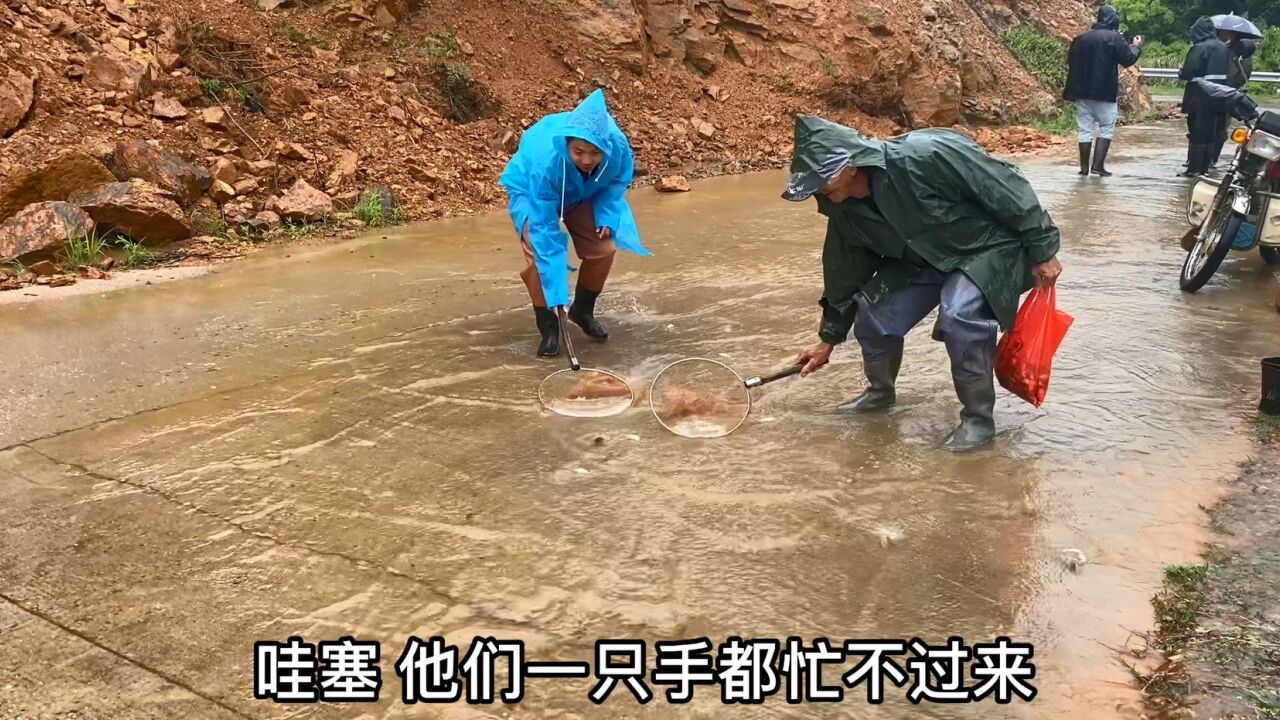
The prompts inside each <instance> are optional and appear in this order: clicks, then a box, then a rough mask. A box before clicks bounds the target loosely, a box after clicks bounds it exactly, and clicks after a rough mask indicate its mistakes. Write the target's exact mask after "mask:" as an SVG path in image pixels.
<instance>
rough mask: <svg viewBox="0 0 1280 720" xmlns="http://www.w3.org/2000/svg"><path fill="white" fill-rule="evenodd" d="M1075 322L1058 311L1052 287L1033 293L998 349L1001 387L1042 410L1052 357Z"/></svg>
mask: <svg viewBox="0 0 1280 720" xmlns="http://www.w3.org/2000/svg"><path fill="white" fill-rule="evenodd" d="M1073 322H1075V318H1073V317H1071V316H1070V315H1068V314H1066V313H1064V312H1062V311H1061V310H1059V309H1058V308H1057V306H1056V303H1055V297H1054V291H1053V288H1052V287H1050V288H1049V289H1047V290H1039V289H1036V290H1032V291H1031V293H1030V294H1029V295H1027V299H1026V300H1025V301H1023V303H1022V307H1020V308H1018V317H1017V318H1016V319H1015V320H1014V321H1013V329H1012V330H1010V331H1009V332H1007V333H1005V335H1004V337H1002V338H1000V345H999V346H998V347H997V348H996V379H997V380H999V381H1000V387H1003V388H1004V389H1005V390H1008V391H1009V392H1011V393H1013V394H1014V395H1017V396H1018V397H1020V398H1022V399H1023V400H1026V401H1027V402H1029V403H1031V404H1032V405H1035V406H1036V407H1040V404H1041V403H1043V402H1044V394H1045V393H1046V392H1047V391H1048V390H1049V370H1050V368H1051V366H1052V365H1053V354H1054V353H1055V352H1057V351H1058V346H1059V345H1061V344H1062V338H1064V337H1066V334H1067V328H1069V327H1071V323H1073Z"/></svg>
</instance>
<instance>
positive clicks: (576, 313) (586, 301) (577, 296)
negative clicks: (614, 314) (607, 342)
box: [569, 288, 609, 340]
mask: <svg viewBox="0 0 1280 720" xmlns="http://www.w3.org/2000/svg"><path fill="white" fill-rule="evenodd" d="M598 297H600V293H598V292H592V291H590V290H584V289H583V288H578V290H577V292H575V293H574V295H573V304H572V305H570V306H569V319H570V320H572V321H573V323H574V324H575V325H577V326H578V327H580V328H582V332H584V333H586V334H587V335H590V336H591V337H593V338H599V339H601V340H603V339H605V338H607V337H609V329H608V328H606V327H605V326H604V325H601V324H600V321H599V320H596V298H598Z"/></svg>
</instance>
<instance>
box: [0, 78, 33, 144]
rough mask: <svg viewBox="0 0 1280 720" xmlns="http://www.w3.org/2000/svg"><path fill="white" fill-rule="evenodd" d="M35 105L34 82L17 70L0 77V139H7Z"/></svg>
mask: <svg viewBox="0 0 1280 720" xmlns="http://www.w3.org/2000/svg"><path fill="white" fill-rule="evenodd" d="M35 105H36V80H35V78H34V77H27V76H26V75H23V74H22V73H20V72H18V71H17V70H9V72H8V73H7V74H5V75H3V76H0V138H7V137H9V136H10V135H12V134H13V133H14V131H15V130H17V129H18V128H19V127H21V126H22V123H24V122H26V120H27V118H28V117H29V116H30V115H31V111H32V110H33V109H34V108H35Z"/></svg>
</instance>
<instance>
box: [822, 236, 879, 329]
mask: <svg viewBox="0 0 1280 720" xmlns="http://www.w3.org/2000/svg"><path fill="white" fill-rule="evenodd" d="M879 267H880V256H879V255H876V254H875V253H873V252H871V251H870V250H868V249H867V248H863V247H858V246H857V245H854V244H852V243H850V242H849V241H848V239H847V238H846V237H845V236H844V234H843V233H842V232H841V230H840V226H839V224H838V221H836V220H828V221H827V239H826V242H824V243H823V246H822V300H820V301H819V302H818V304H819V305H821V306H822V322H821V324H820V326H819V328H818V337H819V338H821V340H822V341H823V342H828V343H831V344H832V345H839V344H840V343H842V342H844V341H845V339H847V338H848V337H849V330H850V329H852V328H853V319H854V315H855V314H856V313H857V309H858V306H857V303H855V302H854V300H853V295H854V293H856V292H858V290H860V289H861V288H862V285H863V284H864V283H865V282H867V281H868V280H870V279H871V277H872V276H873V275H875V273H876V270H878V269H879Z"/></svg>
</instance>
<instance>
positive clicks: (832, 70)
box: [822, 57, 836, 77]
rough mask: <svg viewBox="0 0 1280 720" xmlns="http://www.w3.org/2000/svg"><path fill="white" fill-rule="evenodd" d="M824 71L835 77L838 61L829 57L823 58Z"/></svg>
mask: <svg viewBox="0 0 1280 720" xmlns="http://www.w3.org/2000/svg"><path fill="white" fill-rule="evenodd" d="M822 72H824V73H826V74H827V75H831V76H832V77H834V76H835V74H836V62H835V61H834V60H832V59H831V58H829V57H824V58H822Z"/></svg>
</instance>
